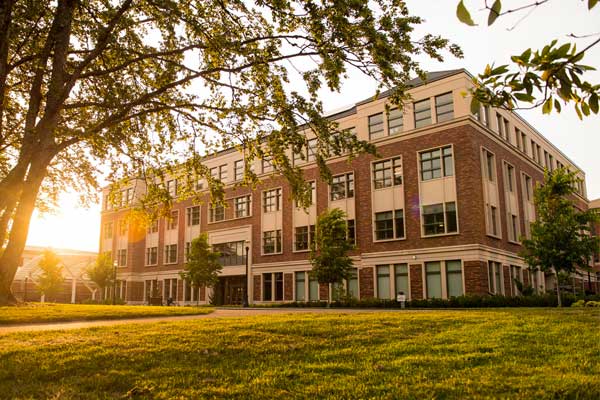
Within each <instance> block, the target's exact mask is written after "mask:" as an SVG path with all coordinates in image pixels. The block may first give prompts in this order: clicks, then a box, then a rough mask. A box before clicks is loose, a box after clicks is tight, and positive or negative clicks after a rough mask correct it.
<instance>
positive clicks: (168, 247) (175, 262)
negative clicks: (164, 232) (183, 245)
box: [163, 243, 179, 265]
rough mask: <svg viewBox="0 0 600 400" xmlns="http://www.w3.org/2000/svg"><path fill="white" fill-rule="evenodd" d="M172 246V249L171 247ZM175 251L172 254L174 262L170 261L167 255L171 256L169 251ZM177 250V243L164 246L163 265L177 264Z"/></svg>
mask: <svg viewBox="0 0 600 400" xmlns="http://www.w3.org/2000/svg"><path fill="white" fill-rule="evenodd" d="M173 246H174V247H173ZM173 248H174V249H175V251H174V254H175V261H172V260H170V258H169V255H171V254H172V253H171V251H170V250H171V249H173ZM178 253H179V248H178V244H177V243H171V244H165V251H164V257H165V259H164V262H163V264H165V265H172V264H177V262H178V259H179V254H178Z"/></svg>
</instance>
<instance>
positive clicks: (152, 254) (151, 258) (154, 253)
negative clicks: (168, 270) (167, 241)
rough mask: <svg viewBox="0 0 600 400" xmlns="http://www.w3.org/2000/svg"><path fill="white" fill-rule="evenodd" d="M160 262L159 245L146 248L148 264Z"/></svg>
mask: <svg viewBox="0 0 600 400" xmlns="http://www.w3.org/2000/svg"><path fill="white" fill-rule="evenodd" d="M156 264H158V247H148V248H146V265H156Z"/></svg>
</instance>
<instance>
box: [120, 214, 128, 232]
mask: <svg viewBox="0 0 600 400" xmlns="http://www.w3.org/2000/svg"><path fill="white" fill-rule="evenodd" d="M119 235H120V236H125V235H127V219H125V218H123V219H120V220H119Z"/></svg>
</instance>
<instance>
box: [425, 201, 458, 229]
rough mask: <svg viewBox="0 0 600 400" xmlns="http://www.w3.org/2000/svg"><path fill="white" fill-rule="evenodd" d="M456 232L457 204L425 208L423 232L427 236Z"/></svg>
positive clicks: (434, 205)
mask: <svg viewBox="0 0 600 400" xmlns="http://www.w3.org/2000/svg"><path fill="white" fill-rule="evenodd" d="M444 208H445V212H444ZM456 231H457V219H456V203H454V202H449V203H443V204H442V203H440V204H432V205H428V206H423V232H424V234H425V236H428V235H441V234H444V233H453V232H456Z"/></svg>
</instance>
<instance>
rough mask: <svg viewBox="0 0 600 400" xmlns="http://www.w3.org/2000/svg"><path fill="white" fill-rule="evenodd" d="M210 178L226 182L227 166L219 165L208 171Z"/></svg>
mask: <svg viewBox="0 0 600 400" xmlns="http://www.w3.org/2000/svg"><path fill="white" fill-rule="evenodd" d="M210 176H212V177H213V178H214V179H217V180H220V181H225V180H227V164H223V165H219V166H218V167H213V168H211V169H210Z"/></svg>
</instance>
